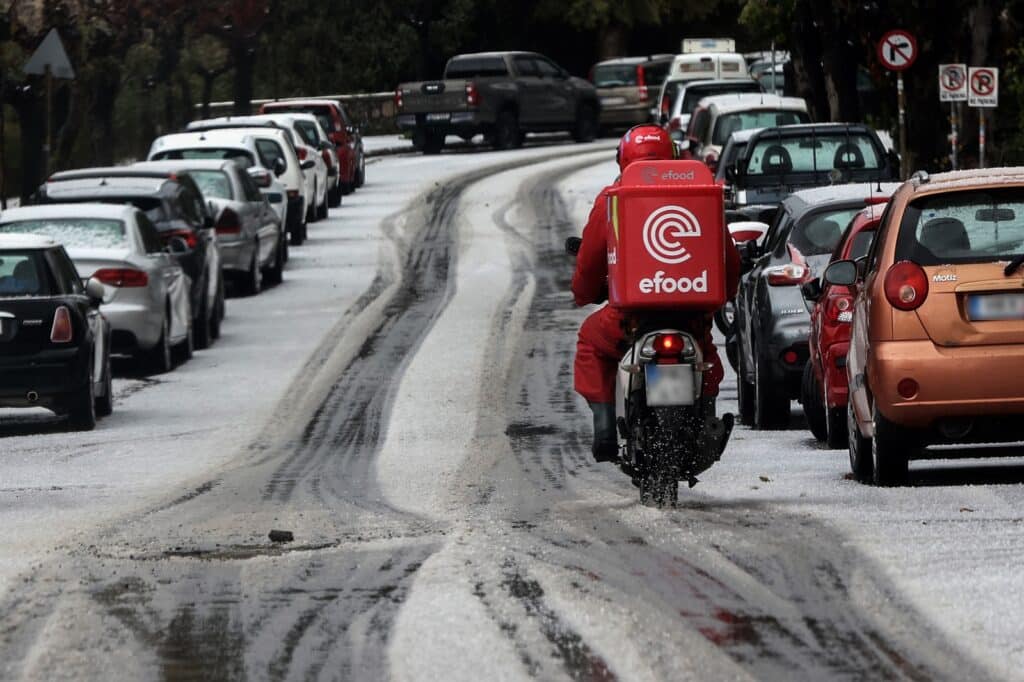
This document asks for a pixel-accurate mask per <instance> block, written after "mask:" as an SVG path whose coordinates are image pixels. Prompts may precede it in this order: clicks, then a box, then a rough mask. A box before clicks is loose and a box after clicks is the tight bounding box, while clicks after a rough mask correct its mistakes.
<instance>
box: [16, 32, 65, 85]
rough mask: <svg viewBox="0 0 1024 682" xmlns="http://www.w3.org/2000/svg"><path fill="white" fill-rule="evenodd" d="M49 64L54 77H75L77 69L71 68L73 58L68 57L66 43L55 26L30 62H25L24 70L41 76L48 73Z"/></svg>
mask: <svg viewBox="0 0 1024 682" xmlns="http://www.w3.org/2000/svg"><path fill="white" fill-rule="evenodd" d="M47 66H49V67H50V73H52V74H53V77H54V78H66V79H68V80H70V79H72V78H74V77H75V70H74V69H73V68H71V60H70V59H68V53H67V52H66V51H65V50H64V43H62V42H61V40H60V34H59V33H57V29H55V28H51V29H50V32H49V33H47V34H46V37H45V38H43V42H42V43H41V44H40V45H39V49H37V50H36V51H35V53H34V54H33V55H32V57H31V58H30V59H29V60H28V63H27V64H25V68H24V69H23V71H24V72H25V73H28V74H33V75H38V76H41V75H43V74H44V73H46V67H47Z"/></svg>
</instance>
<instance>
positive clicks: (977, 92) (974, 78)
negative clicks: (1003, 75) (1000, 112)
mask: <svg viewBox="0 0 1024 682" xmlns="http://www.w3.org/2000/svg"><path fill="white" fill-rule="evenodd" d="M967 82H968V85H969V86H970V87H969V92H968V93H967V105H968V106H972V107H986V108H991V107H997V106H999V69H994V68H992V67H989V66H979V67H975V66H972V67H971V68H970V69H969V71H968V74H967Z"/></svg>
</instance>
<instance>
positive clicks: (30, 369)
mask: <svg viewBox="0 0 1024 682" xmlns="http://www.w3.org/2000/svg"><path fill="white" fill-rule="evenodd" d="M91 359H92V358H91V356H90V353H89V348H88V347H87V346H80V347H76V348H60V349H53V350H44V351H40V352H38V353H34V354H31V355H20V356H13V357H0V406H2V407H33V406H42V407H52V406H53V405H54V404H55V403H56V401H57V400H59V399H60V398H61V397H63V396H64V395H66V394H68V393H71V392H74V391H77V390H79V389H81V388H82V386H84V385H85V384H86V382H88V380H89V363H90V360H91ZM30 391H34V392H35V393H37V394H38V395H39V398H38V400H37V401H35V402H33V401H30V400H29V399H28V393H29V392H30Z"/></svg>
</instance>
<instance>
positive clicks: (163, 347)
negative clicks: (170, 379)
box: [145, 312, 174, 374]
mask: <svg viewBox="0 0 1024 682" xmlns="http://www.w3.org/2000/svg"><path fill="white" fill-rule="evenodd" d="M145 363H146V365H147V369H148V371H149V372H150V373H151V374H165V373H167V372H170V371H171V370H172V369H174V358H173V357H172V356H171V330H170V322H169V319H168V314H167V312H165V313H164V320H163V326H162V329H161V331H160V339H159V340H158V341H157V342H156V345H155V346H153V347H152V348H151V349H150V350H149V351H148V352H147V353H146V355H145Z"/></svg>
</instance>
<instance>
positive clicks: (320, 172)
mask: <svg viewBox="0 0 1024 682" xmlns="http://www.w3.org/2000/svg"><path fill="white" fill-rule="evenodd" d="M299 116H304V114H296V115H292V114H276V115H266V116H225V117H222V118H210V119H203V120H197V121H192V122H190V123H189V124H188V126H187V129H188V130H194V131H200V130H227V129H232V128H245V127H247V126H252V125H257V126H264V125H269V126H272V127H275V126H276V127H277V128H280V129H281V130H284V131H285V132H287V137H288V141H289V142H290V143H291V146H292V148H293V149H294V150H295V155H296V156H297V157H298V159H299V163H300V165H306V166H309V167H308V168H303V169H302V178H303V181H304V182H305V185H306V196H307V197H311V198H312V200H311V201H310V202H307V204H306V222H307V223H315V222H316V221H318V220H322V219H323V218H326V217H327V206H328V189H329V186H330V184H331V183H332V182H334V180H333V179H331V178H330V174H329V171H328V163H329V159H328V158H325V157H324V150H323V146H322V145H321V143H320V142H319V141H317V139H316V138H317V134H316V132H315V131H313V133H312V136H311V135H310V131H309V129H308V128H307V127H306V126H305V125H303V124H304V123H305V121H300V120H299V118H298V117H299ZM314 124H315V120H314ZM324 144H327V143H326V142H324ZM308 161H312V162H313V164H312V165H311V166H310V165H309V164H308V163H307V162H308Z"/></svg>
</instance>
